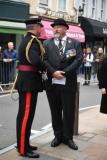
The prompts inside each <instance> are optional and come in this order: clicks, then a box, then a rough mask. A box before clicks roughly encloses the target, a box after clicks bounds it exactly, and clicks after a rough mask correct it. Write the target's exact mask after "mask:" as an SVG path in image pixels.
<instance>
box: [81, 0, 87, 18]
mask: <svg viewBox="0 0 107 160" xmlns="http://www.w3.org/2000/svg"><path fill="white" fill-rule="evenodd" d="M82 7H83V15H84V14H85V11H86V0H82Z"/></svg>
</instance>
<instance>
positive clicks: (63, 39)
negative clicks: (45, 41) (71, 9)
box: [54, 35, 67, 41]
mask: <svg viewBox="0 0 107 160" xmlns="http://www.w3.org/2000/svg"><path fill="white" fill-rule="evenodd" d="M54 39H55V40H57V41H59V38H54ZM66 40H67V35H65V36H64V37H63V38H62V41H66Z"/></svg>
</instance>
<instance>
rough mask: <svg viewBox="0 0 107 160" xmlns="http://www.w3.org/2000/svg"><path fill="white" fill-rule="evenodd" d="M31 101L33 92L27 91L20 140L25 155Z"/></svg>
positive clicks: (21, 151)
mask: <svg viewBox="0 0 107 160" xmlns="http://www.w3.org/2000/svg"><path fill="white" fill-rule="evenodd" d="M30 101H31V93H30V92H26V104H25V105H26V106H25V114H24V118H23V122H22V129H21V141H20V154H21V155H24V153H25V134H26V125H27V121H28V117H29V112H30Z"/></svg>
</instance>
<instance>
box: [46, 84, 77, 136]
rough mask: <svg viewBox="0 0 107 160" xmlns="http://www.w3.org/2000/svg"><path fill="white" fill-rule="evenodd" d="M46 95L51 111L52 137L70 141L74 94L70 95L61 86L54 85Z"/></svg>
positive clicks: (72, 124)
mask: <svg viewBox="0 0 107 160" xmlns="http://www.w3.org/2000/svg"><path fill="white" fill-rule="evenodd" d="M46 93H47V97H48V101H49V105H50V109H51V115H52V126H53V130H54V135H55V136H56V137H58V138H59V139H60V138H65V139H72V138H73V126H74V115H75V114H74V112H75V92H74V93H70V91H69V90H67V89H66V88H63V86H61V85H56V84H55V85H53V87H52V89H51V90H47V92H46ZM62 110H63V114H62Z"/></svg>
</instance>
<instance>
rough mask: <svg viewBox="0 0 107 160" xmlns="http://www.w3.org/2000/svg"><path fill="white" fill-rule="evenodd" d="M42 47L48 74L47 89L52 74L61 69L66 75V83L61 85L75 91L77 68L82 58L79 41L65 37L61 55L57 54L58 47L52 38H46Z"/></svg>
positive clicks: (49, 87) (50, 83) (49, 86)
mask: <svg viewBox="0 0 107 160" xmlns="http://www.w3.org/2000/svg"><path fill="white" fill-rule="evenodd" d="M44 47H45V56H44V63H45V65H46V67H47V74H48V79H47V81H46V87H47V89H51V87H52V74H53V73H54V72H55V71H57V70H61V71H64V72H65V77H66V84H65V86H63V87H65V88H66V89H68V90H72V91H75V90H76V86H77V69H78V68H79V66H80V65H81V62H82V59H83V53H82V49H81V44H80V42H79V41H77V40H74V39H72V38H69V37H67V41H66V46H65V51H64V54H63V57H61V56H60V54H59V49H58V47H57V46H56V45H55V43H54V38H52V39H50V40H46V41H45V42H44Z"/></svg>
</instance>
